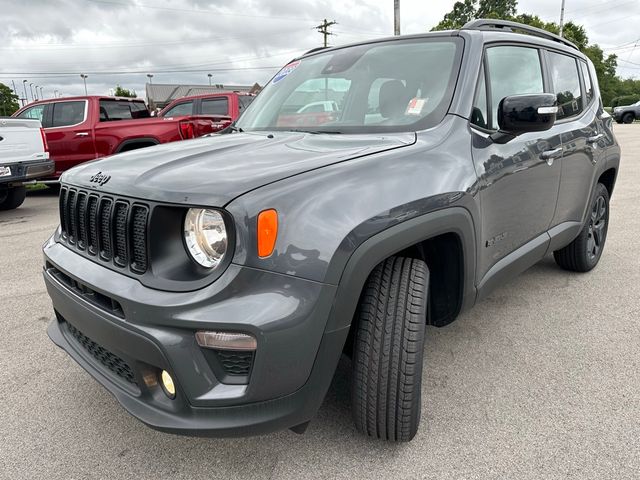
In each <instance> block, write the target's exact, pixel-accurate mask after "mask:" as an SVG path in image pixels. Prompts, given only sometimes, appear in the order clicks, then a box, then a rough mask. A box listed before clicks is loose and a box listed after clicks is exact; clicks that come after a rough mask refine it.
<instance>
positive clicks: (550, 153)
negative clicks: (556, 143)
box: [540, 147, 562, 166]
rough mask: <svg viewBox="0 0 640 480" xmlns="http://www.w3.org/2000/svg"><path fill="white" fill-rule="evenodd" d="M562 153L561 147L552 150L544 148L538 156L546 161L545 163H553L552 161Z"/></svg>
mask: <svg viewBox="0 0 640 480" xmlns="http://www.w3.org/2000/svg"><path fill="white" fill-rule="evenodd" d="M561 154H562V147H558V148H554V149H553V150H545V151H544V152H542V153H541V154H540V158H541V159H543V160H545V161H546V162H547V165H549V166H551V165H553V161H554V160H555V159H556V158H557V157H559V156H560V155H561Z"/></svg>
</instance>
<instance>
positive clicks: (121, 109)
mask: <svg viewBox="0 0 640 480" xmlns="http://www.w3.org/2000/svg"><path fill="white" fill-rule="evenodd" d="M131 118H132V117H131V109H130V108H129V103H128V102H118V101H115V100H100V121H101V122H111V121H114V120H131Z"/></svg>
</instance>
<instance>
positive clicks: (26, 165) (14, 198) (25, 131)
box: [0, 118, 54, 210]
mask: <svg viewBox="0 0 640 480" xmlns="http://www.w3.org/2000/svg"><path fill="white" fill-rule="evenodd" d="M53 170H54V167H53V162H52V161H51V160H49V151H48V148H47V141H46V139H45V135H44V131H43V130H42V126H41V125H40V122H39V121H38V120H23V119H16V118H0V210H11V209H14V208H18V207H19V206H20V205H22V203H23V202H24V199H25V196H26V194H27V190H26V188H25V186H24V182H26V181H32V180H36V179H38V178H42V177H46V176H47V175H50V174H51V173H52V172H53Z"/></svg>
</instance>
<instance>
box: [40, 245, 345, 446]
mask: <svg viewBox="0 0 640 480" xmlns="http://www.w3.org/2000/svg"><path fill="white" fill-rule="evenodd" d="M44 253H45V261H46V267H45V271H44V279H45V283H46V286H47V290H48V292H49V295H50V297H51V299H52V301H53V306H54V309H55V311H56V318H55V319H54V320H53V321H52V322H51V324H50V326H49V330H48V333H49V336H50V338H51V339H52V340H53V342H54V343H56V344H57V345H58V346H60V347H61V348H63V349H64V350H65V351H66V352H67V353H69V355H70V356H71V357H72V358H73V359H74V360H76V362H78V363H79V364H80V365H81V366H82V367H83V368H84V369H85V370H87V371H88V372H89V373H90V374H91V375H92V376H93V377H94V378H95V379H96V380H98V382H100V383H101V384H102V385H103V386H105V387H106V388H107V389H108V390H109V391H110V392H111V393H112V394H113V395H114V396H115V397H116V398H117V399H118V401H119V402H120V403H121V404H122V406H123V407H124V408H125V409H126V410H127V411H128V412H129V413H131V414H132V415H134V416H135V417H137V418H139V419H140V420H141V421H143V422H144V423H146V424H148V425H149V426H151V427H153V428H156V429H159V430H163V431H170V432H174V433H182V434H190V435H212V436H230V435H247V434H257V433H266V432H269V431H274V430H280V429H284V428H290V427H295V426H297V425H300V424H304V423H306V422H308V421H309V420H310V419H311V418H312V417H313V415H314V414H315V412H316V411H317V409H318V408H319V406H320V404H321V402H322V400H323V398H324V394H325V393H326V390H327V389H328V387H329V384H330V382H331V378H332V376H333V372H334V370H335V367H336V365H337V362H338V360H339V357H340V354H341V351H342V347H343V345H344V342H345V340H346V336H347V333H348V327H347V328H342V329H340V330H336V331H332V332H327V331H325V325H326V322H327V318H328V316H329V311H330V308H331V305H332V303H333V297H334V295H335V287H334V286H331V285H324V284H320V283H317V282H310V281H307V280H303V279H299V278H295V277H290V276H287V275H280V274H274V273H270V272H264V271H260V270H255V269H250V268H244V267H240V266H238V265H234V264H232V265H230V266H229V267H228V269H227V271H226V272H225V273H224V274H223V275H222V276H221V277H220V278H219V279H218V280H217V281H216V282H215V283H214V284H212V285H210V286H209V287H206V288H204V289H202V290H198V291H194V292H180V293H175V292H163V291H159V290H153V289H149V288H147V287H144V286H142V285H141V284H140V283H139V282H137V281H136V280H134V279H131V278H128V277H125V276H124V275H121V274H118V273H116V272H113V271H111V270H108V269H106V268H104V267H102V266H100V265H97V264H94V263H93V262H91V261H89V260H87V259H85V258H82V257H80V256H79V255H77V254H75V253H73V252H72V251H70V250H68V249H67V248H66V247H64V246H63V245H60V244H58V243H55V242H53V241H51V240H50V241H49V242H47V244H45V247H44ZM60 273H62V275H63V276H64V277H65V278H67V279H70V280H71V284H72V285H73V288H70V287H69V282H63V281H60V278H62V277H60ZM74 282H75V283H74ZM105 298H108V299H110V300H111V303H109V302H105V301H104V299H105ZM96 299H98V300H101V301H97V300H96ZM114 302H115V303H114ZM109 305H111V306H113V305H118V307H119V308H118V309H111V308H110V307H109ZM200 329H205V330H223V331H224V330H233V331H244V332H248V333H251V334H252V335H254V336H255V337H256V338H257V341H258V348H257V350H256V353H255V357H254V359H253V366H252V369H251V373H250V376H249V380H248V383H247V384H230V383H223V382H222V381H221V380H220V379H219V378H218V377H219V376H218V377H216V373H215V372H214V370H213V369H212V368H211V364H210V362H209V361H208V358H207V355H206V353H207V352H203V349H201V348H200V347H199V346H198V345H197V344H196V342H195V339H194V333H195V331H197V330H200ZM78 332H81V333H78ZM96 352H97V353H96ZM162 369H164V370H167V371H169V372H170V373H171V375H172V376H173V378H174V381H175V383H176V386H177V395H176V398H175V399H174V400H170V399H169V398H168V397H167V396H166V395H165V394H164V393H163V391H162V389H161V387H160V386H159V383H158V373H159V371H160V370H162ZM123 372H124V374H123Z"/></svg>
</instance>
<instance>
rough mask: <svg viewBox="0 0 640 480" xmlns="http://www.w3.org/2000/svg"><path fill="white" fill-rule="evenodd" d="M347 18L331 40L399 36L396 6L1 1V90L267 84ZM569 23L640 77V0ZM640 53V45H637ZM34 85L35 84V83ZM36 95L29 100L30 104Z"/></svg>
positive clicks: (420, 6)
mask: <svg viewBox="0 0 640 480" xmlns="http://www.w3.org/2000/svg"><path fill="white" fill-rule="evenodd" d="M453 3H454V0H401V21H402V22H401V26H402V33H403V34H408V33H418V32H424V31H426V30H429V29H430V28H431V27H432V26H433V25H435V24H436V23H437V22H438V21H439V20H440V19H441V18H442V16H443V15H444V14H445V13H446V12H447V11H449V10H450V9H451V6H452V5H453ZM560 3H561V0H520V1H519V11H520V12H526V13H534V14H537V15H539V16H540V17H542V18H543V19H545V20H548V21H551V20H554V21H558V19H559V16H560ZM324 18H326V19H328V20H330V21H331V20H335V21H336V22H338V24H337V25H335V26H334V27H333V28H332V29H331V31H332V32H333V33H334V34H335V35H334V36H331V37H330V38H329V41H330V44H332V45H339V44H344V43H350V42H356V41H361V40H366V39H369V38H375V37H384V36H387V35H390V34H392V33H393V0H339V1H337V0H334V1H330V0H232V1H228V0H226V1H223V0H0V25H1V26H2V28H0V82H3V83H5V84H7V85H9V86H11V81H12V80H13V81H14V82H15V84H16V86H17V87H18V90H19V91H20V93H22V80H24V79H27V80H28V83H33V84H34V86H35V85H38V86H43V87H44V88H43V91H44V96H45V97H50V96H52V95H53V92H54V91H55V90H58V91H59V92H60V93H62V94H64V95H74V94H82V93H83V92H84V87H83V84H82V79H81V78H80V73H86V74H88V75H89V78H88V79H87V82H88V90H89V93H90V94H108V93H109V89H110V88H113V87H114V86H115V85H117V84H119V85H122V86H123V87H125V88H133V89H135V90H136V91H137V92H138V93H139V94H142V95H143V94H144V84H145V82H146V81H147V80H148V79H147V77H146V74H148V73H149V74H153V82H154V83H193V84H207V83H208V77H207V74H208V73H211V74H212V75H213V82H214V83H233V84H247V85H249V84H252V83H254V82H259V83H260V84H264V82H266V81H268V80H269V78H270V77H271V76H272V75H273V74H274V73H275V72H276V71H277V69H278V67H279V66H281V65H283V64H284V63H286V62H287V61H288V60H289V59H291V58H292V57H294V56H296V55H298V54H300V53H302V52H304V51H306V50H308V49H310V48H313V47H317V46H320V45H321V42H322V36H321V35H320V34H319V33H317V32H316V31H315V30H314V26H316V25H318V24H319V23H320V22H321V21H322V20H323V19H324ZM565 18H566V20H573V21H575V22H577V23H581V24H583V25H585V27H586V29H587V33H588V35H589V39H590V41H591V42H596V43H598V44H600V46H601V47H603V48H604V49H605V51H606V52H607V53H616V54H618V56H619V62H618V65H619V68H618V73H619V74H620V75H621V76H623V77H636V78H640V31H639V30H638V29H637V25H638V22H639V21H640V0H566V10H565ZM636 46H637V48H636ZM27 85H28V84H27ZM30 95H31V94H29V96H30Z"/></svg>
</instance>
